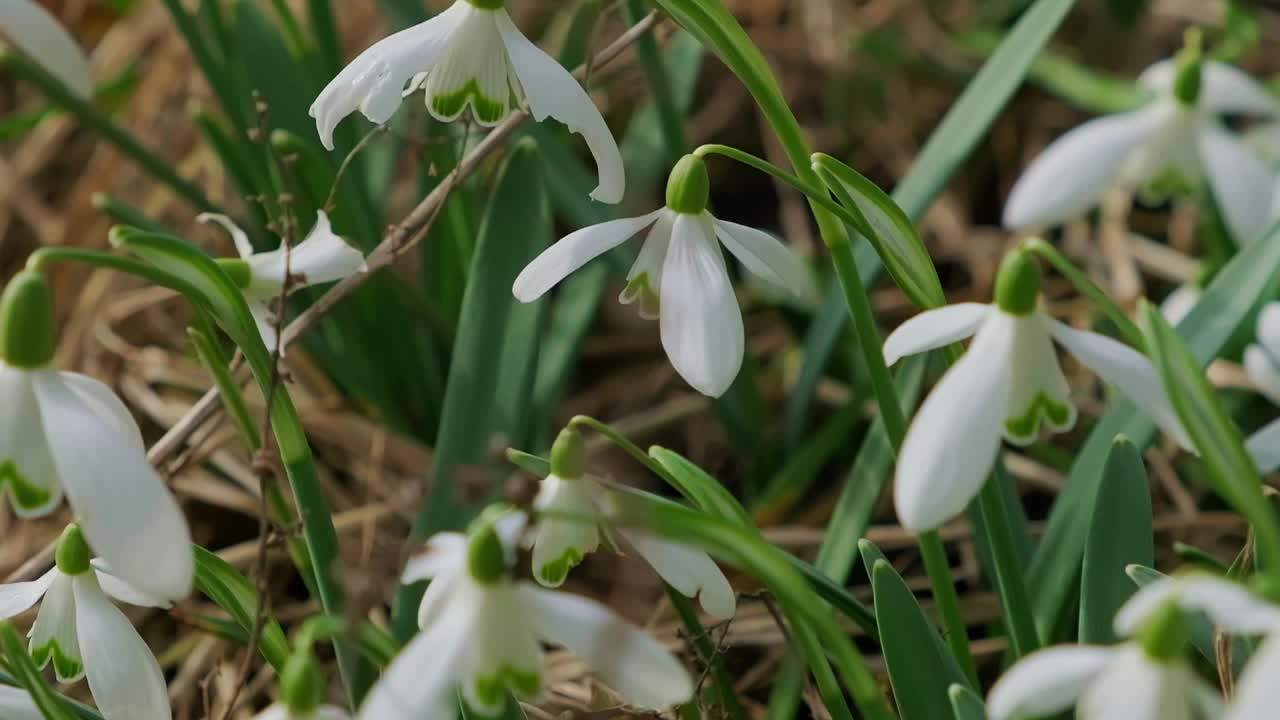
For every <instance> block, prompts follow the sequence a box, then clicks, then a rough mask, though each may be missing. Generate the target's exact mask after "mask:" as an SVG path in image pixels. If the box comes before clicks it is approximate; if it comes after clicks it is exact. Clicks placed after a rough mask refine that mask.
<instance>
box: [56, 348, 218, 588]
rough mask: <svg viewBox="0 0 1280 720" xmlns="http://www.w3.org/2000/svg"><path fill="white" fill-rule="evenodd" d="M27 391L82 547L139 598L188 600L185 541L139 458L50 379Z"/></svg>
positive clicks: (169, 498)
mask: <svg viewBox="0 0 1280 720" xmlns="http://www.w3.org/2000/svg"><path fill="white" fill-rule="evenodd" d="M35 390H36V397H37V398H38V401H39V403H40V413H41V419H42V420H43V422H44V429H45V436H46V437H47V438H48V439H49V448H50V450H51V451H52V453H53V457H54V462H55V463H56V465H57V468H58V471H59V475H60V477H61V479H62V483H63V488H64V489H65V491H66V493H67V498H68V500H69V501H70V502H71V507H72V509H73V510H75V513H76V520H77V522H79V523H80V527H81V528H82V529H83V530H84V533H85V536H86V537H88V539H89V544H90V545H91V546H92V547H93V549H94V550H95V551H96V552H97V554H98V555H100V556H101V557H103V558H104V559H106V560H107V562H109V563H110V564H111V567H112V568H113V570H114V571H115V572H116V573H118V575H119V577H121V578H122V579H125V580H127V581H128V582H129V583H130V584H131V585H133V586H134V587H136V588H138V589H139V590H142V591H143V592H145V593H147V594H149V595H152V596H155V597H162V598H166V599H179V598H184V597H186V596H187V595H189V594H190V593H191V583H192V575H193V572H194V567H193V566H194V559H193V556H192V552H191V534H190V531H189V530H188V529H187V522H186V519H185V518H184V517H183V515H182V511H181V510H180V509H179V508H178V503H177V501H176V500H174V497H173V495H172V494H170V492H169V489H168V488H167V487H165V485H164V481H163V480H161V479H160V476H159V475H157V474H156V471H155V470H154V469H153V468H152V467H151V464H150V463H148V462H147V458H146V455H145V454H144V453H143V452H142V450H141V449H140V448H138V447H137V446H136V445H135V444H134V442H133V439H131V438H129V437H128V436H126V435H124V434H122V433H120V432H119V431H117V430H115V429H114V428H113V427H112V426H111V425H110V424H108V423H107V422H105V421H103V420H102V419H101V418H99V417H98V416H97V415H96V414H95V413H94V412H93V411H92V410H90V408H89V407H88V406H87V405H85V403H84V402H83V401H82V400H80V398H79V397H78V396H77V395H76V394H75V392H74V391H73V390H71V388H70V387H68V386H67V384H66V383H65V382H64V381H63V380H62V379H61V378H59V377H58V376H57V375H54V374H52V373H43V374H41V375H40V376H39V377H37V379H36V383H35Z"/></svg>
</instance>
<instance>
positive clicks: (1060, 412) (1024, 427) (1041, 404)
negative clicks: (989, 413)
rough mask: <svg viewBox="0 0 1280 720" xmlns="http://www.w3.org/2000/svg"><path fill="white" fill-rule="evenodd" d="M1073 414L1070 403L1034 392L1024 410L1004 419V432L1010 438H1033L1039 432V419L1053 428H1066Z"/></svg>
mask: <svg viewBox="0 0 1280 720" xmlns="http://www.w3.org/2000/svg"><path fill="white" fill-rule="evenodd" d="M1074 415H1075V413H1074V409H1073V408H1072V406H1071V403H1069V402H1066V403H1061V402H1058V401H1056V400H1054V399H1053V398H1050V397H1049V396H1048V395H1046V394H1044V393H1043V392H1039V393H1036V396H1035V398H1034V399H1033V400H1032V401H1031V404H1030V405H1029V406H1028V407H1027V409H1026V411H1025V412H1024V413H1023V414H1021V415H1019V416H1017V417H1014V418H1009V419H1007V420H1005V421H1004V428H1005V433H1006V434H1007V435H1008V436H1009V437H1010V438H1016V439H1025V440H1034V439H1035V437H1036V435H1038V434H1039V432H1040V419H1041V418H1044V420H1045V422H1046V423H1047V424H1048V425H1050V426H1052V427H1055V428H1066V426H1068V425H1070V424H1071V421H1072V419H1073V416H1074Z"/></svg>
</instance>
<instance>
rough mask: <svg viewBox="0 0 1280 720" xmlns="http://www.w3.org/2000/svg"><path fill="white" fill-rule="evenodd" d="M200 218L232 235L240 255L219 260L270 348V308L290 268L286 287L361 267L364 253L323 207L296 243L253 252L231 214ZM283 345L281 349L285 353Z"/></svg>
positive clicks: (294, 287) (291, 288)
mask: <svg viewBox="0 0 1280 720" xmlns="http://www.w3.org/2000/svg"><path fill="white" fill-rule="evenodd" d="M196 219H197V220H199V221H200V222H203V223H210V222H211V223H215V224H217V225H219V226H221V227H222V228H223V229H224V230H226V231H227V233H228V234H230V235H231V239H232V241H233V242H234V243H235V246H236V252H237V253H239V254H240V260H238V261H237V260H223V261H221V263H220V264H221V265H222V267H223V269H226V270H228V272H229V273H230V275H231V277H232V279H233V280H235V281H236V282H237V283H238V284H239V285H240V287H241V289H242V290H243V291H244V299H245V302H246V303H247V304H248V305H249V312H251V313H252V314H253V319H254V321H255V322H256V323H257V324H258V332H259V333H260V334H261V335H262V342H263V343H264V344H265V345H266V346H267V349H268V350H274V349H275V347H276V333H277V331H276V328H277V327H278V325H279V319H278V318H277V317H276V315H275V312H274V311H273V310H272V303H274V302H275V301H276V300H278V299H279V298H280V292H281V290H282V289H283V288H284V285H285V281H286V269H287V271H288V283H289V292H291V293H292V292H295V291H297V290H301V289H302V288H304V287H307V286H309V285H318V284H320V283H327V282H333V281H335V280H341V279H343V278H345V277H347V276H348V275H353V274H355V273H357V272H363V271H364V270H365V259H364V255H362V254H361V253H360V251H359V250H357V249H355V248H353V247H351V246H350V245H348V244H347V241H346V240H343V239H342V238H341V237H340V236H339V235H338V234H337V233H335V232H334V231H333V226H332V225H330V224H329V216H328V215H326V214H325V213H324V211H323V210H321V211H320V212H319V213H317V214H316V223H315V225H313V226H312V227H311V232H309V233H307V236H306V237H305V238H303V240H302V242H300V243H298V245H297V246H296V247H292V248H289V250H288V251H287V255H286V250H285V249H284V248H283V247H282V248H279V249H276V250H271V251H270V252H263V253H255V252H254V251H253V244H252V243H251V242H249V236H248V235H247V234H245V231H244V230H241V229H240V228H239V227H238V226H237V225H236V224H235V223H234V222H232V221H231V218H229V217H227V216H226V215H219V214H216V213H204V214H202V215H200V216H198V217H197V218H196ZM283 350H284V348H281V351H282V352H283Z"/></svg>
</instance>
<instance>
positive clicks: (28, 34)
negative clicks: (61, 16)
mask: <svg viewBox="0 0 1280 720" xmlns="http://www.w3.org/2000/svg"><path fill="white" fill-rule="evenodd" d="M0 36H3V37H4V38H5V39H6V40H8V41H9V42H12V43H13V44H14V45H17V46H18V47H19V48H20V49H21V50H22V51H23V52H24V53H26V54H27V55H30V56H31V59H32V60H34V61H35V62H36V64H38V65H40V66H41V67H43V68H44V69H45V71H47V72H48V73H49V74H50V75H52V76H54V77H55V78H57V79H58V81H59V82H61V83H62V84H63V85H66V86H67V89H68V90H70V91H71V92H73V93H75V94H76V95H79V96H80V97H81V98H84V99H88V98H89V97H90V96H91V95H93V80H92V79H91V76H90V72H89V58H87V57H85V54H84V51H83V50H81V49H80V45H79V44H77V43H76V41H75V38H73V37H71V33H69V32H67V29H66V28H64V27H63V26H62V23H60V22H58V19H57V18H56V17H54V16H53V15H52V14H50V13H49V11H48V10H46V9H45V8H44V7H43V6H42V5H41V4H40V3H38V2H34V1H33V0H5V1H4V2H3V3H0Z"/></svg>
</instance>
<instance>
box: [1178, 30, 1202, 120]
mask: <svg viewBox="0 0 1280 720" xmlns="http://www.w3.org/2000/svg"><path fill="white" fill-rule="evenodd" d="M1202 40H1203V34H1202V33H1201V31H1200V28H1191V29H1189V30H1187V33H1186V36H1185V41H1184V42H1185V45H1184V47H1183V48H1182V52H1180V53H1178V59H1177V63H1178V65H1177V70H1176V72H1175V73H1174V76H1173V96H1174V97H1175V98H1177V99H1178V102H1179V103H1181V104H1182V106H1183V107H1187V108H1194V107H1195V106H1196V105H1198V104H1199V103H1200V88H1201V85H1202V83H1203V78H1204V51H1203V50H1202V49H1201V43H1202Z"/></svg>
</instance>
